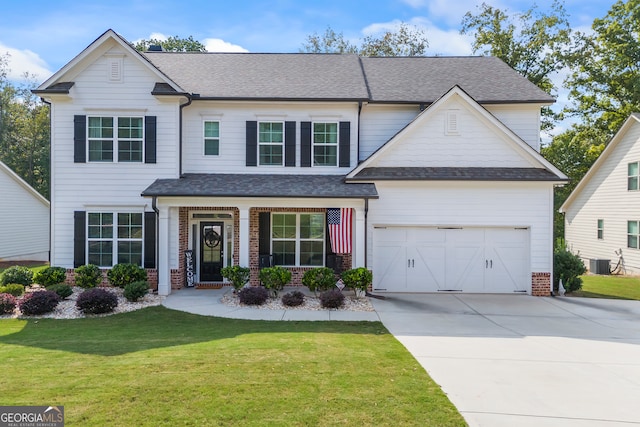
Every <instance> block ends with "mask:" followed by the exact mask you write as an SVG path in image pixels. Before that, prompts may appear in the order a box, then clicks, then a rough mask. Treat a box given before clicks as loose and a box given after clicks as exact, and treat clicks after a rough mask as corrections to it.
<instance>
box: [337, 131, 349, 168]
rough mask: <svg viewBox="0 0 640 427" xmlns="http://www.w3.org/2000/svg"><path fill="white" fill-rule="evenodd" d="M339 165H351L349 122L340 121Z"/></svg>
mask: <svg viewBox="0 0 640 427" xmlns="http://www.w3.org/2000/svg"><path fill="white" fill-rule="evenodd" d="M338 146H339V153H340V154H339V155H340V164H339V166H340V167H349V166H351V122H340V141H339V142H338Z"/></svg>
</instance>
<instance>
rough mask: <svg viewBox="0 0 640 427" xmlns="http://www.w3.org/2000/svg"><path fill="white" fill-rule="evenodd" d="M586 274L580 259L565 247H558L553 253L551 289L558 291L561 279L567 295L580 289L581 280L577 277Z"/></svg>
mask: <svg viewBox="0 0 640 427" xmlns="http://www.w3.org/2000/svg"><path fill="white" fill-rule="evenodd" d="M586 272H587V269H586V267H585V266H584V263H583V262H582V260H581V259H580V257H579V256H578V255H576V254H574V253H572V252H571V251H569V250H568V249H567V248H566V247H563V246H560V247H557V248H556V249H555V250H554V251H553V288H554V289H558V283H559V281H560V279H562V286H564V288H565V290H566V291H567V293H570V292H573V291H577V290H579V289H580V288H582V279H581V278H580V277H578V276H580V275H581V274H584V273H586Z"/></svg>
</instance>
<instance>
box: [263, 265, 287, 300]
mask: <svg viewBox="0 0 640 427" xmlns="http://www.w3.org/2000/svg"><path fill="white" fill-rule="evenodd" d="M260 281H261V282H262V285H263V286H264V287H265V288H267V289H268V290H269V291H271V293H272V295H273V296H274V297H277V296H278V292H279V291H281V290H282V289H283V288H284V285H286V284H287V283H289V282H290V281H291V272H290V271H289V270H287V269H286V268H284V267H281V266H279V265H276V266H275V267H267V268H263V269H262V270H260Z"/></svg>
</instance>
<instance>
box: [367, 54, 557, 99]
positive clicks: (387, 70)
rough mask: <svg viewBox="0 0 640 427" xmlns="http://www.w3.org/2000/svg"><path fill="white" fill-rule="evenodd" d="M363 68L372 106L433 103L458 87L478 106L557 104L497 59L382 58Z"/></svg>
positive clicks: (442, 57) (370, 61)
mask: <svg viewBox="0 0 640 427" xmlns="http://www.w3.org/2000/svg"><path fill="white" fill-rule="evenodd" d="M362 64H363V67H364V72H365V75H366V77H367V83H368V85H369V89H370V91H371V101H373V102H417V103H421V102H424V103H431V102H433V101H435V100H437V99H438V98H439V97H441V96H442V95H443V94H444V93H446V92H447V91H448V90H449V89H451V88H452V87H453V86H455V85H458V86H460V87H461V88H462V89H463V90H464V91H465V92H467V93H468V94H469V95H470V96H471V97H472V98H473V99H475V100H476V101H477V102H479V103H493V102H554V99H553V97H551V96H550V95H548V94H547V93H545V92H544V91H542V90H541V89H539V88H538V87H537V86H536V85H534V84H533V83H531V82H530V81H529V80H527V79H526V78H524V77H522V76H521V75H520V74H518V73H517V72H516V71H514V70H513V69H512V68H511V67H509V66H508V65H507V64H506V63H504V62H503V61H502V60H500V59H498V58H495V57H489V56H472V57H446V56H439V57H409V58H407V57H380V58H362Z"/></svg>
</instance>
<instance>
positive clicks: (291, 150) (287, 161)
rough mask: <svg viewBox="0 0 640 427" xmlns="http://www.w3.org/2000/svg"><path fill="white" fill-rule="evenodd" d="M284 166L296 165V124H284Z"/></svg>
mask: <svg viewBox="0 0 640 427" xmlns="http://www.w3.org/2000/svg"><path fill="white" fill-rule="evenodd" d="M284 165H285V166H295V165H296V122H284Z"/></svg>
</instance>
